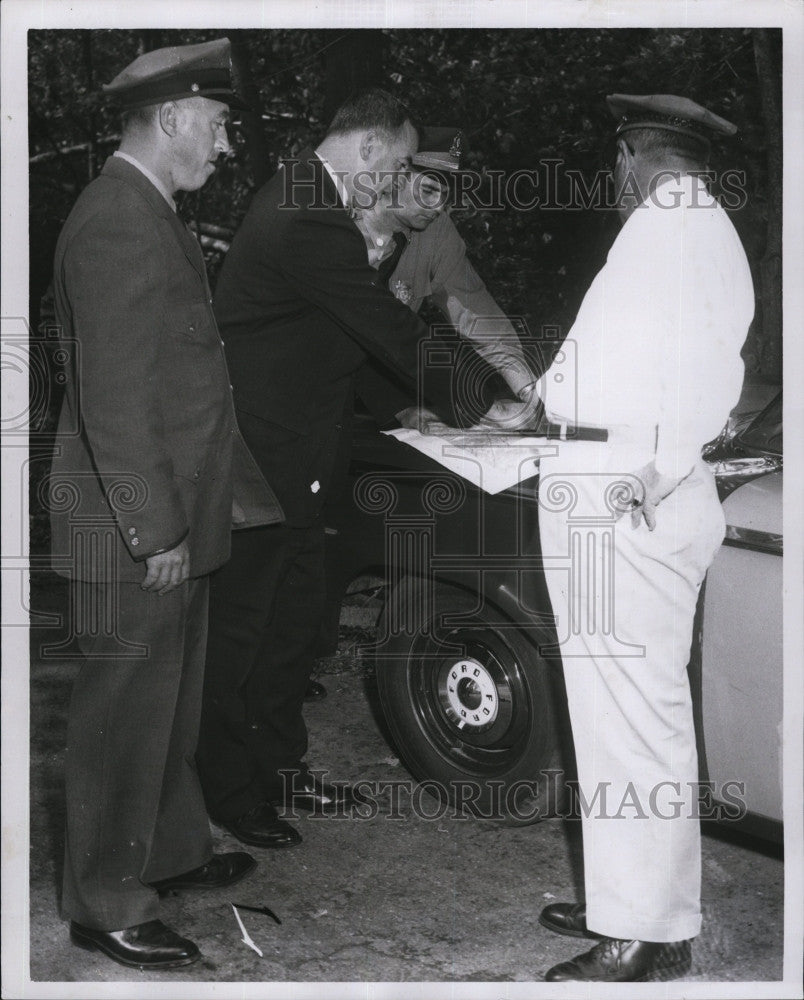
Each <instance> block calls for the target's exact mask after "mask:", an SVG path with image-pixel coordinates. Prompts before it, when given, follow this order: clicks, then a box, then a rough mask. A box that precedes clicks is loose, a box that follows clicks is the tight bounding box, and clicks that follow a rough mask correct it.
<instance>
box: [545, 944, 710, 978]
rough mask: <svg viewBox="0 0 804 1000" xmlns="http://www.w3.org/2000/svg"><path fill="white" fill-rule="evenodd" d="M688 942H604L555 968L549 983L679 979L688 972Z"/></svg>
mask: <svg viewBox="0 0 804 1000" xmlns="http://www.w3.org/2000/svg"><path fill="white" fill-rule="evenodd" d="M691 965H692V945H691V943H690V942H689V941H672V942H662V941H622V940H620V939H619V938H603V940H602V941H601V942H600V944H596V945H595V947H594V948H592V950H591V951H587V952H584V954H583V955H576V956H575V958H573V959H571V960H570V961H569V962H562V963H561V964H560V965H554V966H553V968H552V969H550V970H549V971H548V972H547V974H546V975H545V977H544V978H545V979H546V980H547V982H548V983H564V982H576V983H577V982H586V983H648V982H661V983H663V982H666V981H667V980H668V979H679V978H681V976H684V975H686V974H687V973H688V972H689V971H690V966H691Z"/></svg>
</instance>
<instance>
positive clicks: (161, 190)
mask: <svg viewBox="0 0 804 1000" xmlns="http://www.w3.org/2000/svg"><path fill="white" fill-rule="evenodd" d="M112 156H119V157H120V159H121V160H125V161H126V162H127V163H130V164H131V166H132V167H136V168H137V170H139V171H140V173H141V174H144V175H145V176H146V177H147V178H148V180H149V181H150V182H151V184H153V186H154V187H155V188H156V190H157V191H158V192H159V193H160V194H161V195H162V197H163V198H164V199H165V201H166V202H167V203H168V205H170V207H171V208H172V209H173V211H174V212H175V211H176V202H175V201H174V200H173V199H172V198H171V196H170V195H169V194H168V191H167V188H166V187H165V185H164V184H163V183H162V181H160V180H159V178H158V177H157V176H156V175H155V174H152V173H151V171H150V170H149V169H148V168H147V167H145V166H143V165H142V164H141V163H140V161H139V160H136V159H134V157H133V156H131V155H130V154H129V153H123V152H121V150H119V149H116V150H115V151H114V153H112Z"/></svg>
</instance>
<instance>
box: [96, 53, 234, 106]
mask: <svg viewBox="0 0 804 1000" xmlns="http://www.w3.org/2000/svg"><path fill="white" fill-rule="evenodd" d="M103 92H104V94H106V95H107V96H108V97H114V98H116V99H117V100H118V101H119V102H120V105H121V106H122V108H123V110H125V111H130V110H132V109H134V108H144V107H146V106H147V105H149V104H162V103H163V102H164V101H178V100H180V99H181V98H184V97H209V98H210V99H212V100H215V101H221V103H223V104H228V105H229V107H231V108H237V109H240V110H248V105H247V104H246V103H245V102H244V101H243V99H242V98H241V97H240V96H239V95H238V94H237V93H236V92H235V83H234V76H233V71H232V51H231V45H230V43H229V39H228V38H216V39H215V40H214V41H211V42H200V43H199V44H198V45H174V46H172V47H170V48H166V49H155V50H154V51H153V52H145V53H144V54H143V55H141V56H138V57H137V58H136V59H135V60H134V62H132V63H130V64H129V65H128V66H126V68H125V69H124V70H122V71H121V72H120V73H118V74H117V76H116V77H115V78H114V80H112V82H111V83H106V84H104V85H103Z"/></svg>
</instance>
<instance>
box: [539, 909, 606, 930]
mask: <svg viewBox="0 0 804 1000" xmlns="http://www.w3.org/2000/svg"><path fill="white" fill-rule="evenodd" d="M539 923H540V924H541V925H542V927H546V928H547V929H548V931H554V932H555V933H556V934H566V935H567V936H568V937H579V938H599V937H601V936H602V935H600V934H595V932H594V931H590V930H589V929H588V928H587V926H586V903H551V904H550V905H549V906H545V908H544V909H543V910H542V912H541V913H540V914H539Z"/></svg>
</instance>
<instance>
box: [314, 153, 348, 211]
mask: <svg viewBox="0 0 804 1000" xmlns="http://www.w3.org/2000/svg"><path fill="white" fill-rule="evenodd" d="M315 155H316V156H317V157H318V159H319V160H321V162H322V164H323V165H324V170H326V172H327V173H328V174H329V176H330V177H331V178H332V183H333V184H334V185H335V190H336V191H337V192H338V198H340V202H341V204H342V205H343V207H344V208H346V209H348V208H349V192H348V191H347V190H346V185H345V184H344V183H343V177H341V176H340V175H339V174H337V173H336V172H335V171H334V170H333V169H332V164H331V163H330V162H329V160H325V159H324V157H323V156H321V154H320V153H316V154H315Z"/></svg>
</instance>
